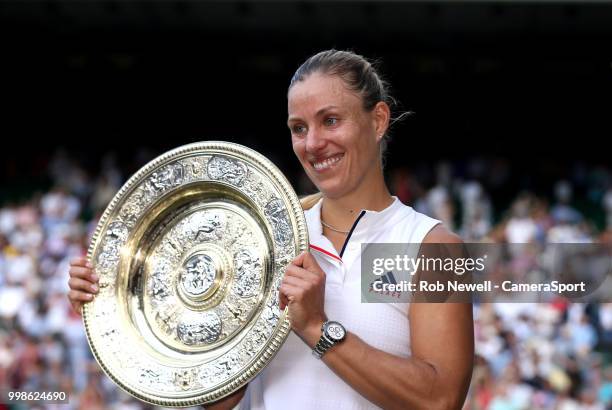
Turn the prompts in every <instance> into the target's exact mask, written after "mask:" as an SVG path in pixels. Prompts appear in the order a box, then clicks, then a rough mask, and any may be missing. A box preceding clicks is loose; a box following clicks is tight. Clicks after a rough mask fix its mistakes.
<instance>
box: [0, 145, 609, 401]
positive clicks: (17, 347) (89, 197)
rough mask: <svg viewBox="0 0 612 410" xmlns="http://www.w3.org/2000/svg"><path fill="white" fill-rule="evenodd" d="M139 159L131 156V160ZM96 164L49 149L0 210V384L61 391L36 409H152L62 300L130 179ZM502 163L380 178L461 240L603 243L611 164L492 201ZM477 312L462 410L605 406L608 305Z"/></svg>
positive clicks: (556, 304)
mask: <svg viewBox="0 0 612 410" xmlns="http://www.w3.org/2000/svg"><path fill="white" fill-rule="evenodd" d="M148 155H151V153H146V152H140V153H138V154H137V155H136V157H135V160H134V164H135V165H143V164H144V161H146V160H148V159H150V158H149V157H148ZM492 167H494V168H495V169H496V170H497V171H496V173H495V175H492V173H491V172H490V170H491V169H492ZM96 168H97V171H96V172H95V173H91V172H88V171H87V170H86V168H85V167H83V166H82V160H80V159H79V158H78V157H74V156H71V155H70V154H69V153H67V152H66V151H63V150H58V151H57V152H55V153H54V154H53V155H49V156H48V158H47V161H46V162H44V163H43V166H42V167H41V168H40V169H39V170H38V172H39V173H40V174H41V175H46V176H47V182H46V184H43V185H41V187H42V189H41V190H37V191H33V192H32V193H31V194H30V195H27V194H25V193H22V195H20V196H16V197H15V198H14V199H13V200H8V199H5V202H4V203H3V204H2V206H1V207H0V301H1V303H0V389H2V388H4V389H10V390H24V391H65V392H68V394H69V397H70V402H69V403H68V404H63V405H46V406H45V405H41V406H39V408H66V409H88V410H89V409H102V408H113V409H140V408H150V407H148V406H144V405H143V404H141V403H139V402H136V401H134V400H132V399H131V398H129V397H128V396H126V395H125V394H124V393H122V392H120V390H119V389H118V388H117V387H115V385H114V384H113V383H112V382H111V381H110V380H109V379H108V378H107V377H106V376H105V375H103V374H102V373H101V370H100V368H99V366H98V365H97V364H96V362H95V360H94V359H93V357H92V355H91V353H90V351H89V347H88V345H87V341H86V337H85V334H84V329H83V324H82V321H81V318H80V316H78V315H76V314H75V313H74V312H73V311H72V310H71V307H70V305H69V303H68V300H67V298H66V294H67V291H68V287H67V281H68V263H69V260H70V259H71V258H73V257H75V256H80V255H84V254H85V253H86V249H87V247H88V243H89V239H90V236H91V234H92V232H93V230H94V228H95V226H96V223H97V219H98V217H99V216H100V215H101V213H102V211H103V210H104V208H105V207H106V205H107V204H108V203H109V202H110V200H111V199H112V197H113V196H114V195H115V193H116V192H117V191H118V190H119V188H120V187H121V185H122V184H123V182H124V181H125V180H126V178H127V177H129V176H130V175H128V173H127V172H126V170H125V169H122V168H121V167H120V166H119V164H118V162H117V160H116V155H115V154H112V153H108V154H106V155H103V156H102V157H101V158H100V159H99V166H98V167H96ZM503 168H504V165H503V161H502V162H501V163H500V160H499V159H487V158H482V159H480V160H478V161H473V162H472V169H471V170H470V171H469V172H468V173H465V172H459V167H458V164H456V163H453V162H440V163H437V164H432V166H430V167H427V168H426V169H425V168H421V167H416V168H410V167H408V166H404V167H394V168H388V169H387V173H388V178H389V183H390V185H391V186H392V188H393V191H394V194H395V195H397V196H398V197H399V198H400V199H401V200H402V201H403V202H405V203H406V204H409V205H411V206H413V207H414V208H415V209H417V210H419V211H421V212H425V213H427V214H429V215H431V216H433V217H436V218H439V219H441V220H443V221H444V223H445V224H446V225H448V226H449V227H450V228H451V229H453V230H455V231H456V232H459V233H460V234H461V235H462V236H463V238H464V239H465V240H466V241H480V240H485V239H486V240H489V241H495V242H499V243H529V242H539V243H542V244H546V243H559V242H608V243H612V173H611V172H610V169H609V168H605V167H598V166H591V167H586V168H585V167H577V168H576V172H574V173H572V174H571V175H570V177H569V178H568V179H565V180H559V181H558V182H557V183H556V184H555V185H554V187H553V189H552V190H551V193H550V195H548V194H546V195H541V194H539V193H537V192H530V191H528V190H525V191H519V192H516V195H515V197H514V199H513V200H512V201H510V202H508V203H507V204H500V203H496V202H495V201H493V198H491V196H490V194H489V192H491V191H495V189H496V188H495V184H509V183H510V181H509V179H511V178H512V175H511V173H509V172H504V171H503ZM288 176H289V177H290V178H291V179H293V180H295V181H298V182H297V184H296V185H297V187H298V193H305V192H306V191H308V190H309V189H310V188H311V187H309V186H308V184H307V183H306V182H305V180H304V179H303V176H301V174H296V175H288ZM422 181H429V183H428V184H424V183H423V182H422ZM575 192H579V193H580V195H581V198H585V199H584V201H579V200H577V199H578V198H576V196H575ZM474 314H475V336H476V354H477V356H476V366H475V368H474V374H473V379H472V385H471V389H470V393H469V398H468V400H467V402H466V404H465V409H473V410H485V409H489V410H512V409H516V410H531V409H533V410H536V409H542V410H544V409H551V410H553V409H554V410H578V409H584V410H604V409H609V408H611V406H612V303H607V304H593V303H571V304H570V303H567V302H565V301H563V300H561V299H560V300H555V301H553V302H550V303H507V304H504V303H493V304H476V305H475V306H474ZM0 408H2V405H0ZM15 408H18V407H15Z"/></svg>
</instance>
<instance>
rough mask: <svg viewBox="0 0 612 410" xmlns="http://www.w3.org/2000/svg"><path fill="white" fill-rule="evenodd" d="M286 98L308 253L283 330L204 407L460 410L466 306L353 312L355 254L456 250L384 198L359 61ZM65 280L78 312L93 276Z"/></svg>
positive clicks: (382, 95)
mask: <svg viewBox="0 0 612 410" xmlns="http://www.w3.org/2000/svg"><path fill="white" fill-rule="evenodd" d="M287 97H288V114H289V116H288V121H287V124H288V126H289V129H290V131H291V138H292V143H293V151H294V152H295V155H296V156H297V158H298V160H299V161H300V163H301V164H302V167H303V168H304V171H305V172H306V174H307V175H308V177H309V178H310V179H311V180H312V182H313V183H314V184H315V185H316V186H317V188H318V189H319V191H320V193H319V194H318V195H316V196H314V197H311V198H309V199H308V200H306V201H303V203H302V206H303V208H304V209H305V216H306V223H307V225H308V234H309V238H310V250H311V252H305V253H302V254H300V255H299V256H298V257H297V258H296V259H294V260H293V261H292V262H291V263H289V264H288V265H287V267H286V270H285V275H284V278H283V281H282V283H281V286H280V289H279V299H280V307H281V309H285V308H286V307H287V308H288V310H289V316H290V318H291V326H292V330H293V332H292V333H290V335H289V337H288V338H287V340H286V342H285V344H283V346H282V347H281V348H280V349H279V351H278V352H277V354H276V356H275V358H274V359H273V360H272V361H271V362H270V364H269V365H268V367H266V368H265V369H264V370H263V371H262V372H261V373H260V374H259V375H258V376H257V377H256V378H255V379H254V380H253V381H251V382H250V383H249V386H248V389H246V393H245V390H244V389H243V390H240V391H238V392H237V393H235V394H233V395H231V396H229V397H226V398H225V399H223V400H221V401H219V402H217V403H215V404H212V405H210V406H207V409H228V408H232V407H233V406H235V405H236V404H237V403H238V402H240V408H241V409H256V410H264V409H267V410H276V409H286V408H291V409H308V410H310V409H334V410H335V409H339V408H346V409H348V408H351V409H356V408H359V409H370V408H378V407H382V408H398V409H406V408H410V409H428V410H429V409H431V410H435V409H460V408H461V406H462V404H463V401H464V399H465V396H466V394H467V390H468V386H469V382H470V378H471V372H472V363H473V354H474V340H473V321H472V306H471V304H469V303H464V304H459V303H361V282H360V281H361V272H360V268H361V263H360V259H361V249H362V246H361V245H362V244H364V243H376V242H380V243H460V242H461V240H460V239H459V238H458V237H457V236H456V235H454V234H452V233H450V232H449V231H448V230H446V228H444V227H443V226H442V225H441V224H440V221H438V220H435V219H432V218H430V217H428V216H426V215H423V214H420V213H418V212H416V211H415V210H413V209H412V208H410V207H408V206H405V205H403V204H402V203H401V202H400V201H399V200H398V199H397V198H396V197H393V196H391V194H390V193H389V190H388V188H387V186H386V184H385V181H384V177H383V166H382V154H383V152H384V149H385V136H386V134H387V130H388V128H389V123H390V121H391V109H390V102H391V99H390V97H389V95H388V93H387V87H386V85H385V83H384V82H383V81H382V80H381V78H380V76H379V75H378V73H377V72H376V70H375V69H374V67H373V66H372V65H371V64H370V63H369V62H368V61H367V60H366V59H365V58H363V57H362V56H360V55H357V54H354V53H352V52H347V51H336V50H328V51H323V52H321V53H318V54H316V55H314V56H312V57H310V58H309V59H308V60H307V61H306V62H305V63H304V64H303V65H302V66H301V67H300V68H299V69H298V70H297V72H296V73H295V75H294V76H293V78H292V80H291V83H290V86H289V92H288V95H287ZM70 276H71V279H70V282H69V285H70V288H71V291H70V293H69V298H70V301H71V302H72V304H73V306H74V308H75V309H76V310H77V311H78V310H80V308H81V306H82V304H83V303H86V302H88V301H91V299H92V294H93V293H97V291H98V288H97V287H96V285H95V284H92V282H93V283H95V282H97V281H98V277H97V276H95V275H94V273H93V271H92V269H91V266H88V265H87V264H86V261H85V260H84V259H78V260H75V261H73V263H72V267H71V268H70ZM448 341H452V343H449V342H448ZM383 375H384V377H383Z"/></svg>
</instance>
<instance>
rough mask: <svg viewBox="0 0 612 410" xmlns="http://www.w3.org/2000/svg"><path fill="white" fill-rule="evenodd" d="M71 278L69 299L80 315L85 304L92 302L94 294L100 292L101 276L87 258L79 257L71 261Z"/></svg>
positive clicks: (69, 281) (69, 280)
mask: <svg viewBox="0 0 612 410" xmlns="http://www.w3.org/2000/svg"><path fill="white" fill-rule="evenodd" d="M68 273H69V274H70V279H68V286H69V287H70V291H69V292H68V299H69V300H70V304H71V305H72V308H73V309H74V310H75V311H76V312H77V313H78V314H79V315H80V314H81V309H82V308H83V305H84V304H85V303H87V302H91V301H92V300H93V298H94V295H95V294H96V293H98V289H99V288H98V281H99V279H100V278H99V277H98V275H96V274H95V273H94V271H93V267H92V266H91V264H90V263H89V262H87V258H85V257H77V258H74V259H72V260H71V261H70V270H69V271H68Z"/></svg>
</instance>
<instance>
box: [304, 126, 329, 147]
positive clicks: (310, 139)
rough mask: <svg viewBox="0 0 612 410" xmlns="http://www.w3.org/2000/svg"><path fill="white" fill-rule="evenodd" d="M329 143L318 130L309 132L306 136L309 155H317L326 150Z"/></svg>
mask: <svg viewBox="0 0 612 410" xmlns="http://www.w3.org/2000/svg"><path fill="white" fill-rule="evenodd" d="M326 144H327V141H326V139H325V137H324V136H323V135H322V133H321V132H319V131H318V130H316V129H312V128H311V129H310V130H308V134H307V135H306V151H307V152H309V153H317V152H319V151H321V150H322V149H323V148H325V145H326Z"/></svg>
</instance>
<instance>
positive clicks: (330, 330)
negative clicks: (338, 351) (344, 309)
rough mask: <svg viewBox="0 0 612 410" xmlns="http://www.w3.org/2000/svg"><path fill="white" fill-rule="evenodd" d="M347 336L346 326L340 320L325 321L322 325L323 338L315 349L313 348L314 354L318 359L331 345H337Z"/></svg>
mask: <svg viewBox="0 0 612 410" xmlns="http://www.w3.org/2000/svg"><path fill="white" fill-rule="evenodd" d="M345 337H346V330H345V329H344V326H342V325H341V324H340V323H338V322H334V321H331V320H328V321H327V322H325V323H323V326H321V338H320V339H319V341H318V342H317V344H316V345H315V347H314V349H312V354H313V356H314V357H316V358H317V359H320V358H322V357H323V355H324V354H325V352H327V351H328V350H329V349H330V348H331V347H333V346H335V345H337V344H338V343H340V342H342V341H343V340H344V338H345Z"/></svg>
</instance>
